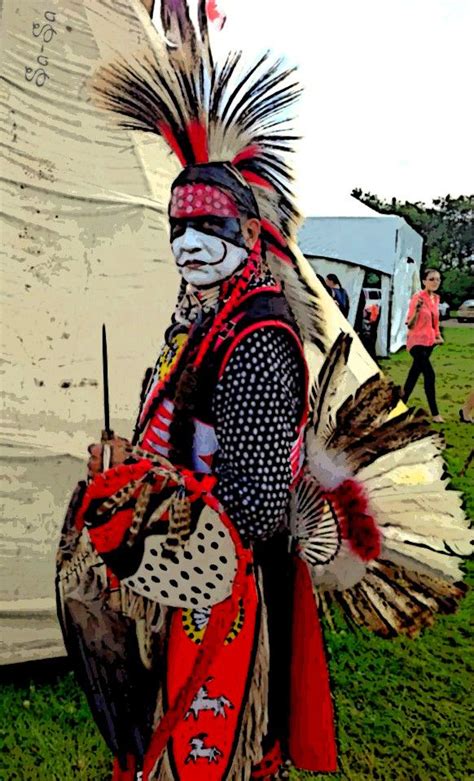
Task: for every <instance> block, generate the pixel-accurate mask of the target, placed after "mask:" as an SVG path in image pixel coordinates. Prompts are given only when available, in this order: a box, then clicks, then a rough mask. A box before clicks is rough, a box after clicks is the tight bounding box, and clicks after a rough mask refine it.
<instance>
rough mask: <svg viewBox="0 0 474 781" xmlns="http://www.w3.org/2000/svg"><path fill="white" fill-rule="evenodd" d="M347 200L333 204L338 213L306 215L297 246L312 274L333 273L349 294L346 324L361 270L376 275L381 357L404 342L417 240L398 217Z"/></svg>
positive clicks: (417, 260) (417, 258)
mask: <svg viewBox="0 0 474 781" xmlns="http://www.w3.org/2000/svg"><path fill="white" fill-rule="evenodd" d="M351 201H352V202H354V203H356V204H358V206H362V205H361V204H359V203H358V202H357V201H356V200H355V199H351ZM351 201H349V202H348V207H347V208H345V206H335V207H334V208H336V209H339V214H338V216H320V214H318V216H316V217H311V216H310V217H307V218H306V220H305V222H304V224H303V226H302V228H301V230H300V234H299V245H300V248H301V250H302V252H303V253H304V254H305V255H306V257H307V258H308V260H309V261H310V263H311V266H312V267H313V269H314V270H315V271H316V273H317V274H321V275H322V276H326V275H327V274H328V273H333V274H336V275H337V276H338V277H339V279H340V281H341V284H342V286H343V287H344V288H345V289H346V290H347V292H348V294H349V300H350V311H349V316H348V320H349V322H350V323H351V325H354V322H355V318H356V314H357V309H358V304H359V298H360V294H361V291H362V285H363V282H364V276H365V272H366V271H374V272H378V273H379V274H380V278H381V299H382V300H381V316H380V321H379V327H378V333H377V354H378V355H380V356H386V355H388V353H389V352H396V351H397V350H399V349H400V348H401V347H402V346H403V345H404V344H405V341H406V325H405V317H406V313H407V309H408V302H409V300H410V297H411V296H412V295H413V293H414V292H415V290H417V289H418V288H419V280H420V276H419V274H420V266H421V258H422V247H423V239H422V238H421V236H420V235H419V234H418V233H417V232H416V231H415V230H413V228H411V227H410V226H409V225H408V223H407V222H406V221H405V220H404V219H403V218H402V217H397V216H394V215H381V214H378V213H377V212H375V211H373V210H372V209H369V208H367V207H363V208H362V210H360V209H357V210H356V209H355V208H354V205H353V204H352V203H351ZM346 212H349V214H347V213H346ZM310 213H311V212H310ZM335 213H336V212H334V211H333V215H334V214H335Z"/></svg>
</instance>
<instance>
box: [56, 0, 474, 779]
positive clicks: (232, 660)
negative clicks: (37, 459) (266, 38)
mask: <svg viewBox="0 0 474 781" xmlns="http://www.w3.org/2000/svg"><path fill="white" fill-rule="evenodd" d="M162 27H163V30H162V34H161V35H160V34H159V33H158V32H157V31H154V30H153V29H152V28H151V26H150V30H149V31H148V38H147V41H148V44H147V48H146V51H144V52H139V53H137V55H136V56H127V59H123V58H122V59H120V58H119V59H118V60H116V61H115V62H114V63H112V64H110V65H105V66H103V67H102V68H101V69H100V71H99V72H98V74H97V77H96V80H95V84H94V90H95V96H96V101H97V102H98V103H99V105H100V106H101V107H102V108H105V109H106V110H107V111H111V112H114V113H115V115H116V117H117V116H118V120H119V123H120V124H121V125H122V126H124V127H127V128H132V129H135V130H142V131H147V132H149V133H155V134H158V135H159V136H161V139H162V140H163V141H164V142H166V144H167V145H168V146H169V148H170V150H171V151H172V153H173V154H174V155H175V156H176V158H177V159H178V160H179V162H180V164H181V166H182V171H181V173H180V174H179V175H178V176H177V177H176V178H175V179H174V181H173V182H172V183H171V182H170V185H171V198H170V203H169V210H168V213H169V228H170V241H171V247H172V251H173V255H174V258H175V262H176V265H177V268H178V271H179V273H180V275H181V282H180V286H179V291H178V299H177V304H176V307H175V310H174V313H173V316H172V319H171V323H170V325H169V328H168V329H167V331H166V334H165V340H164V346H163V348H162V350H161V352H160V355H159V357H158V360H157V362H156V365H155V367H154V369H153V370H151V371H150V372H148V374H147V377H146V381H145V383H144V386H143V391H142V397H141V405H140V411H139V415H138V420H137V423H136V427H135V432H134V436H133V439H132V440H131V441H128V440H127V439H124V438H119V437H114V438H112V439H110V440H109V441H108V442H107V443H105V444H104V443H97V444H94V445H91V446H90V448H89V454H90V458H89V482H88V483H87V484H86V483H83V484H80V485H79V486H78V488H77V490H76V492H75V494H74V496H73V499H72V501H71V504H70V509H69V512H68V514H67V517H66V522H65V525H64V529H63V534H62V538H61V544H60V549H59V553H58V579H57V591H58V606H59V615H60V619H61V623H62V627H63V633H64V638H65V643H66V645H67V648H68V651H69V653H70V655H71V657H72V659H73V660H74V661H75V664H76V669H77V671H78V675H79V677H80V681H81V683H82V685H83V687H84V689H85V691H86V694H87V696H88V700H89V703H90V706H91V709H92V711H93V713H94V716H95V718H96V721H97V724H98V726H99V728H100V730H101V732H102V734H103V736H104V738H105V740H106V741H107V743H108V745H109V747H110V749H111V750H112V752H113V753H114V755H115V758H116V759H115V769H114V779H115V781H138V779H140V778H141V779H143V781H152V780H153V779H156V780H157V781H172V779H174V780H175V781H188V779H189V781H197V780H199V779H201V778H202V779H204V778H205V779H206V781H249V779H251V778H252V779H271V778H278V777H281V776H282V775H284V774H286V773H287V770H286V769H285V762H286V761H290V762H291V763H292V764H293V765H295V766H296V767H299V768H303V769H306V770H309V771H314V772H331V771H334V770H336V748H335V738H334V725H333V713H332V704H331V695H330V690H329V682H328V675H327V667H326V662H325V656H324V648H323V643H322V637H321V630H320V624H319V619H318V611H317V606H320V607H321V608H324V607H326V608H327V607H328V604H329V602H331V601H335V602H337V603H338V604H340V605H341V606H342V607H343V608H344V610H345V612H346V614H347V615H348V616H349V617H350V618H351V619H352V620H353V621H355V622H357V623H360V624H362V625H364V626H368V627H369V628H370V629H372V630H374V631H377V632H379V633H380V634H382V635H385V636H390V635H391V634H394V633H396V632H405V633H407V634H413V633H414V632H415V631H417V630H418V629H419V628H420V627H421V626H424V625H426V624H428V623H430V622H431V620H432V616H433V613H435V612H437V611H444V612H449V611H450V610H453V609H454V608H455V605H456V601H457V600H458V599H459V598H460V596H462V588H461V587H460V586H459V585H458V584H454V583H453V579H454V577H455V574H456V568H457V563H455V564H453V563H449V564H446V563H445V559H444V558H443V557H445V556H446V555H447V554H446V552H447V551H448V546H447V545H445V543H444V541H443V535H444V534H445V533H447V532H446V528H447V527H446V522H445V516H444V515H443V514H442V513H445V514H446V515H447V516H449V521H450V529H449V534H450V546H449V555H452V556H454V558H455V559H456V555H457V554H461V553H463V552H465V550H466V549H467V548H468V538H467V531H466V525H465V521H464V518H463V516H462V513H459V512H458V509H457V503H456V502H457V500H456V498H455V497H454V492H446V491H445V486H444V485H441V483H440V479H439V474H438V472H437V471H436V470H435V469H434V468H433V469H431V470H430V471H426V470H425V471H423V469H421V468H420V469H418V472H417V473H416V474H417V475H418V477H417V480H418V483H417V485H414V484H413V480H411V482H410V485H409V489H410V491H411V492H412V494H413V496H415V495H416V496H419V497H420V501H422V502H423V506H424V507H425V508H429V507H431V508H432V510H433V516H432V518H430V525H429V528H427V527H426V525H424V522H423V519H422V518H421V519H419V520H417V518H414V519H413V518H412V517H411V514H410V517H409V518H408V517H407V513H406V511H405V507H404V506H403V507H401V506H400V504H399V503H398V504H397V501H398V500H397V496H398V494H397V491H398V486H399V485H401V484H402V483H403V480H404V479H406V478H405V477H404V475H405V476H406V474H407V473H408V472H409V473H410V475H412V474H414V473H415V472H414V469H413V465H415V466H416V465H417V464H418V463H419V459H420V458H421V456H420V452H421V451H422V453H423V455H422V458H423V459H426V457H427V454H428V459H429V461H430V464H431V465H433V464H434V465H435V466H436V465H439V464H440V463H442V461H441V456H440V453H439V447H438V445H437V443H436V442H434V441H433V440H432V438H431V435H430V432H429V429H428V427H427V425H426V422H425V420H424V418H423V416H419V415H415V414H413V413H412V412H410V411H408V410H406V409H404V411H403V409H402V411H400V410H399V408H398V403H399V392H398V389H397V388H395V387H394V386H393V384H392V383H390V381H388V380H387V379H386V378H384V377H383V376H381V375H380V373H378V372H377V373H375V374H374V376H373V377H370V378H369V379H367V381H366V382H365V383H363V385H361V386H360V388H358V389H357V390H356V391H355V392H354V390H353V389H354V386H353V384H352V390H348V388H349V386H350V380H351V377H350V371H349V369H348V358H349V354H350V351H351V345H352V342H353V337H351V336H350V335H348V334H344V333H342V332H341V334H340V335H339V336H338V337H337V339H336V340H335V342H334V344H333V345H331V346H330V349H328V347H329V345H328V344H327V341H328V340H327V338H326V328H325V318H326V313H327V312H328V311H329V312H330V307H331V306H334V304H333V303H331V302H330V301H329V297H328V296H327V294H326V293H325V292H324V290H323V289H322V287H321V285H320V283H319V282H318V280H317V279H316V277H315V275H313V274H312V272H311V270H310V269H309V267H308V264H307V263H306V261H305V259H304V258H303V257H302V255H301V253H299V251H298V248H297V246H296V241H295V239H296V231H297V228H298V225H299V222H300V217H299V212H298V208H297V205H296V203H295V200H294V196H293V193H292V189H291V180H292V176H291V167H290V165H289V162H288V156H289V155H290V154H291V152H292V150H293V141H294V133H293V130H292V126H291V122H290V120H289V116H288V108H289V107H290V106H291V105H292V104H293V102H294V101H295V99H296V97H297V96H298V93H299V85H298V83H297V82H296V81H295V80H294V76H293V71H292V70H291V69H290V70H287V69H285V68H284V67H283V66H282V65H281V63H280V62H272V61H271V60H270V58H269V56H268V55H265V56H263V57H262V58H260V60H258V61H257V63H252V64H251V65H250V66H245V64H244V63H243V61H242V55H241V54H233V53H232V54H230V55H229V56H228V57H227V59H225V60H224V62H223V63H220V64H219V63H217V62H216V61H215V59H214V56H213V51H212V48H211V46H210V42H209V32H208V28H207V17H206V4H205V3H204V2H200V3H199V14H198V26H197V28H196V27H195V26H194V25H193V23H192V22H191V18H190V15H189V11H188V7H187V4H186V2H185V1H184V0H163V2H162ZM158 283H159V281H158ZM328 307H329V310H328ZM331 316H332V315H331ZM341 320H342V318H341ZM307 347H310V348H311V349H312V350H317V351H318V353H319V356H320V371H319V374H318V378H317V381H316V383H315V384H314V385H313V387H312V388H311V392H309V387H308V368H307V364H306V360H305V352H304V350H306V348H307ZM325 352H327V355H326V359H325V360H324V363H323V358H324V354H325ZM321 364H322V365H321ZM420 441H422V446H421V451H420ZM105 447H107V450H108V451H109V452H110V455H111V460H110V462H109V463H105V461H106V459H105V458H104V452H105ZM417 459H418V460H417ZM404 465H407V466H408V465H409V469H408V470H407V469H405V466H404ZM400 469H401V470H402V471H400ZM404 469H405V471H403V470H404ZM394 485H396V486H397V491H395V498H394V490H393V486H394ZM420 495H421V496H420ZM440 507H441V508H442V512H441V514H440V512H439V508H440ZM407 524H409V526H410V532H409V534H408V535H407V539H405V536H404V534H402V533H401V532H400V528H404V526H405V527H406V526H407ZM427 535H428V537H429V539H428V537H427ZM427 540H428V543H429V545H428V544H427ZM455 542H456V545H457V547H456V546H455ZM437 546H439V549H440V550H439V551H438V548H437ZM427 547H430V548H434V549H435V552H434V553H433V554H432V555H430V556H427V554H426V549H427ZM315 591H316V592H317V594H316V599H315Z"/></svg>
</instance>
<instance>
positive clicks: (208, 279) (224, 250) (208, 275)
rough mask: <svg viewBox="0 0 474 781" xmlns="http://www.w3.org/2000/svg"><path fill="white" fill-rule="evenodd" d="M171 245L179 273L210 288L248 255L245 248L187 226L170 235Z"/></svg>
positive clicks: (226, 277)
mask: <svg viewBox="0 0 474 781" xmlns="http://www.w3.org/2000/svg"><path fill="white" fill-rule="evenodd" d="M171 248H172V250H173V254H174V257H175V260H176V264H177V266H178V270H179V272H180V274H181V275H182V276H183V278H184V279H185V280H186V282H189V283H190V284H191V285H194V286H195V287H209V286H211V285H216V284H219V283H220V282H222V281H223V280H224V279H228V278H229V277H231V276H232V274H234V273H235V272H236V271H237V270H238V269H239V268H240V266H242V265H243V264H244V262H245V260H246V259H247V257H248V250H247V248H245V247H239V246H236V245H235V244H233V243H231V242H229V241H226V240H225V239H223V238H221V237H220V236H216V235H211V234H209V233H203V232H202V231H200V230H196V228H194V227H190V226H189V225H187V226H186V227H185V229H184V232H181V233H180V235H178V236H176V238H174V239H173V237H172V242H171Z"/></svg>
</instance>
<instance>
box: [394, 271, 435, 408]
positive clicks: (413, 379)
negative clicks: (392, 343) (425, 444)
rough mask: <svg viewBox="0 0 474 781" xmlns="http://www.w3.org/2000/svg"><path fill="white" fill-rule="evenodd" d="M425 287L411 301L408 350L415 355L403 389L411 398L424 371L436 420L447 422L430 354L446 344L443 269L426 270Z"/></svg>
mask: <svg viewBox="0 0 474 781" xmlns="http://www.w3.org/2000/svg"><path fill="white" fill-rule="evenodd" d="M422 283H423V290H421V291H420V292H419V293H415V295H414V296H412V298H411V301H410V306H409V308H408V314H407V319H406V324H407V326H408V336H407V350H408V352H409V353H410V355H411V356H412V358H413V363H412V365H411V368H410V371H409V372H408V377H407V379H406V382H405V387H404V390H403V399H404V401H408V399H409V398H410V395H411V393H412V391H413V388H414V387H415V385H416V383H417V381H418V378H419V376H420V374H422V375H423V379H424V383H425V393H426V398H427V400H428V404H429V407H430V410H431V414H432V416H433V421H434V422H435V423H443V422H444V421H443V418H442V417H441V415H440V414H439V410H438V405H437V403H436V386H435V380H436V376H435V372H434V369H433V366H432V365H431V362H430V356H431V353H432V352H433V348H434V346H435V345H436V344H443V341H444V340H443V337H442V336H441V334H440V330H439V310H438V304H439V296H438V295H436V291H437V290H438V288H439V286H440V284H441V276H440V273H439V271H436V270H435V269H432V268H427V269H425V270H424V272H423V273H422Z"/></svg>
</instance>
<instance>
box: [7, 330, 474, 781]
mask: <svg viewBox="0 0 474 781" xmlns="http://www.w3.org/2000/svg"><path fill="white" fill-rule="evenodd" d="M445 337H446V344H445V345H444V346H443V347H442V348H439V349H437V350H436V354H435V357H434V365H435V367H436V373H437V378H438V395H439V406H440V410H441V413H442V414H443V416H444V417H445V419H446V423H445V425H443V426H442V429H443V430H444V433H445V437H446V441H447V445H448V448H447V451H446V460H447V464H448V468H449V471H450V473H451V475H452V478H453V486H454V487H456V488H458V489H460V490H463V491H464V492H465V494H466V506H467V509H468V512H469V514H470V517H471V518H472V517H473V516H474V512H473V511H474V481H473V471H474V465H473V464H471V467H470V470H469V471H466V473H465V474H462V471H463V467H464V465H465V463H466V461H467V458H468V455H469V452H470V449H471V448H472V446H473V442H472V439H473V438H472V432H473V429H472V427H471V426H468V425H463V424H461V423H460V422H459V418H458V409H459V407H460V406H461V403H462V402H463V401H464V398H465V397H466V395H467V393H468V391H469V388H470V384H471V382H472V379H471V380H470V378H472V374H473V371H472V369H473V342H474V329H472V328H470V327H468V326H467V327H449V328H446V329H445ZM408 365H409V359H408V356H407V355H406V353H405V352H402V353H400V354H399V355H396V356H394V357H392V358H391V359H390V360H389V361H384V362H383V368H384V370H385V371H386V372H387V373H389V374H390V375H391V376H392V377H393V379H394V380H395V381H396V382H398V383H400V384H401V383H402V382H403V380H404V378H405V376H406V373H407V370H408ZM411 401H412V402H413V403H416V404H418V405H421V406H426V402H425V400H424V398H423V396H422V389H421V388H417V389H416V395H414V396H413V398H412V400H411ZM469 566H470V571H471V577H470V578H468V579H470V581H471V584H472V581H473V578H472V573H473V572H474V568H473V567H472V565H469ZM473 601H474V600H473V597H472V594H469V595H468V596H467V598H466V599H465V600H464V602H463V604H462V606H461V608H460V610H459V612H458V613H457V614H456V615H455V616H453V617H448V618H441V619H440V620H439V621H438V622H437V624H436V626H435V627H434V628H433V629H431V630H429V631H427V632H426V633H424V634H423V635H422V636H421V637H419V638H418V639H416V640H405V639H402V638H400V639H396V640H392V641H383V640H381V639H379V638H377V637H374V636H372V635H370V634H369V633H368V632H365V631H356V632H354V631H352V630H349V629H348V627H347V626H346V625H345V624H344V622H343V621H342V619H340V618H338V617H336V622H335V624H336V625H335V628H334V630H331V631H329V630H328V631H327V632H326V639H327V648H328V654H329V662H330V668H331V675H332V681H333V689H334V692H335V702H336V708H337V719H338V735H339V746H340V772H339V773H337V774H335V775H333V776H332V778H334V779H335V780H336V779H337V780H339V779H353V780H354V781H363V779H377V780H380V781H382V780H383V781H442V779H446V781H448V780H449V781H464V779H466V780H467V779H469V778H473V776H474V764H473V761H472V755H471V751H472V746H471V747H470V745H469V741H470V738H471V736H472V734H473V732H474V729H473V728H474V724H473V721H472V719H470V716H469V704H470V703H469V699H470V698H469V693H470V690H471V691H472V688H473V683H474V681H473V675H472V672H473V657H472V645H473V643H472V639H473V632H472V607H473ZM8 673H9V676H10V681H9V682H6V681H4V682H3V683H2V685H1V686H0V692H1V702H0V745H2V744H3V748H1V749H0V779H2V780H3V781H14V780H16V779H18V781H27V780H31V781H33V780H34V779H38V781H72V780H73V779H78V780H79V781H109V779H110V766H111V760H110V757H109V755H108V752H107V751H106V749H105V748H104V745H103V743H102V740H101V738H100V736H99V734H98V732H97V730H96V729H95V726H94V724H93V722H92V720H91V717H90V715H89V712H88V709H87V706H86V704H85V701H84V697H83V696H82V694H81V692H80V691H79V690H78V688H77V686H76V684H75V682H74V679H73V676H72V673H70V672H69V671H68V670H67V668H66V667H65V665H64V664H60V665H59V666H58V664H55V665H53V666H51V665H44V666H35V667H31V666H28V667H20V668H18V669H17V670H16V672H15V680H14V682H13V683H12V682H11V671H8ZM4 677H5V676H4ZM292 778H293V779H323V778H326V776H314V775H309V774H304V773H300V774H297V773H294V775H293V776H292Z"/></svg>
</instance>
